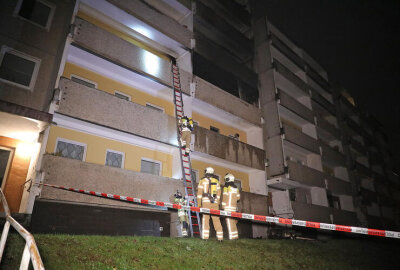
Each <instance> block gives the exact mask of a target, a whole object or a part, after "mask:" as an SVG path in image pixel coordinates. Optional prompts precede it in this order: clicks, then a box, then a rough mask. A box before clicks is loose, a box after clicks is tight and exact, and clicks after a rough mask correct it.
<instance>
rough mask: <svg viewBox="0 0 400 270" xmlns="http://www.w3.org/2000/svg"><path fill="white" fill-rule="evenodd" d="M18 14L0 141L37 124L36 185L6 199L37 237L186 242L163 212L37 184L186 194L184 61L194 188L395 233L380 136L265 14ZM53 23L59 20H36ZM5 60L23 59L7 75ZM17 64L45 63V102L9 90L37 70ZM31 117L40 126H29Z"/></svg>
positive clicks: (7, 16)
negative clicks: (226, 179) (236, 191)
mask: <svg viewBox="0 0 400 270" xmlns="http://www.w3.org/2000/svg"><path fill="white" fill-rule="evenodd" d="M17 2H18V3H16V2H15V1H8V2H7V9H2V11H1V12H2V15H3V14H4V16H2V20H4V22H7V23H8V24H2V25H5V27H1V38H2V44H1V46H2V60H1V62H0V70H1V72H0V80H1V82H0V83H1V84H0V85H1V87H2V88H1V89H0V91H1V92H0V93H1V96H0V99H1V102H2V104H3V103H4V104H6V105H7V106H5V105H2V109H1V111H2V112H1V114H2V115H7V117H8V118H5V117H1V121H2V122H1V125H0V126H1V129H0V135H1V136H3V137H0V138H4V140H19V138H18V137H16V136H15V135H13V134H14V133H13V132H12V131H8V130H7V129H6V127H7V128H8V129H10V128H11V127H12V126H13V125H14V126H15V127H16V128H19V129H21V130H23V131H25V130H26V129H27V128H28V127H30V126H29V124H28V123H25V122H26V121H28V120H29V121H33V122H34V123H39V122H38V121H41V122H40V125H35V128H36V129H34V130H33V132H34V133H35V135H36V137H35V139H34V140H33V141H32V144H33V145H35V147H36V148H35V149H36V152H35V154H34V155H33V154H32V157H31V158H30V159H29V162H30V163H29V165H25V167H26V168H25V170H27V171H29V172H27V173H26V174H25V175H23V174H18V175H19V178H18V179H19V180H15V179H14V178H12V177H11V175H12V174H11V173H9V174H8V178H6V182H5V183H6V184H7V185H14V186H15V187H20V193H21V195H18V193H17V192H16V191H15V190H16V188H14V189H12V188H8V187H6V188H5V189H3V190H5V192H6V196H7V198H9V197H10V196H11V197H13V196H14V197H15V198H16V199H15V200H16V201H17V203H19V206H18V207H15V208H12V211H13V212H19V213H26V214H28V215H30V214H31V215H32V221H31V227H32V229H33V231H35V232H49V231H53V232H64V233H92V234H135V235H156V236H176V235H177V234H178V231H177V228H176V227H177V226H176V225H177V224H176V220H177V216H176V213H172V212H169V211H167V209H164V208H162V207H156V206H155V207H153V208H149V207H144V206H140V205H133V204H127V203H123V202H119V201H114V200H107V199H104V198H96V197H91V196H87V195H83V194H77V193H72V192H66V191H62V190H56V189H52V188H49V187H43V188H42V187H38V186H37V185H32V184H31V183H36V184H39V183H48V184H55V185H62V186H70V187H76V188H80V189H88V190H95V191H100V192H105V193H113V194H119V195H125V196H132V197H138V198H143V199H149V200H158V201H170V200H171V196H172V195H173V194H174V193H175V192H176V190H180V191H183V190H184V188H183V187H184V186H183V181H182V168H181V161H180V151H179V149H178V142H177V129H176V118H175V107H174V91H173V79H172V63H173V62H176V63H177V65H178V66H179V69H180V81H181V88H182V92H183V103H184V113H185V115H188V116H191V117H193V119H194V120H195V122H196V127H195V129H194V132H193V134H192V136H193V139H192V145H191V149H192V152H191V154H190V155H191V160H192V164H191V165H192V179H193V181H194V180H195V181H199V178H201V176H202V174H203V171H204V169H205V168H206V167H208V166H210V165H211V166H213V167H214V168H215V172H216V174H217V175H218V176H219V177H220V179H221V180H222V179H223V176H224V175H225V174H226V173H227V172H230V173H232V174H234V175H235V176H236V179H237V181H236V183H237V185H239V186H240V189H241V192H242V199H241V202H240V206H239V207H240V211H243V212H247V213H253V214H260V215H267V214H270V215H276V216H280V217H289V218H292V217H293V218H296V219H305V220H312V221H321V222H326V223H331V222H333V223H336V224H344V225H346V224H362V225H365V226H367V225H368V226H370V225H371V226H372V224H373V225H374V227H379V226H384V227H386V228H387V227H388V226H396V222H398V221H396V215H397V217H398V212H396V209H398V207H397V206H398V201H397V202H396V197H395V196H394V195H395V194H396V192H397V191H396V190H398V188H397V189H396V188H395V187H397V185H398V177H397V176H396V175H395V174H393V173H392V168H391V167H390V166H389V165H388V164H390V156H389V154H388V146H387V144H386V141H385V138H384V135H383V133H382V132H381V129H380V128H377V127H378V126H379V125H377V124H374V123H373V122H372V121H370V120H369V119H370V118H368V117H367V116H364V115H363V114H361V113H360V112H359V111H358V109H357V107H356V106H354V104H355V103H354V101H352V100H351V97H350V96H349V95H348V94H347V92H346V91H344V90H343V89H339V88H334V87H332V86H331V84H330V83H329V81H328V78H327V74H326V72H325V71H324V70H323V69H322V68H321V67H320V66H319V65H318V64H317V63H316V62H315V61H314V60H313V59H312V58H311V57H310V56H309V55H308V54H306V53H305V52H304V51H303V50H302V49H301V48H298V47H297V46H296V45H295V44H293V43H292V42H291V41H290V40H289V39H288V38H287V37H286V36H285V35H284V34H283V33H281V32H280V31H279V30H278V29H276V28H275V27H274V26H273V25H272V24H271V23H270V22H268V20H267V19H266V17H265V14H262V13H261V14H258V11H259V10H258V9H257V1H254V3H249V2H247V1H225V2H221V1H206V0H197V1H189V0H179V1H175V0H163V1H153V0H143V1H141V0H137V1H128V0H118V1H117V0H80V1H77V2H74V1H67V0H65V1H49V0H46V1H45V0H36V1H24V0H20V1H17ZM33 2H34V3H35V4H34V5H33V6H32V3H33ZM28 3H31V5H30V6H29V5H28ZM46 7H49V9H46ZM27 10H28V11H29V10H31V13H32V14H31V15H30V16H27V15H26V14H25V13H27V12H28V11H27ZM46 11H47V13H48V15H49V16H48V17H49V20H50V21H47V22H45V23H44V22H43V21H39V22H37V21H35V20H37V17H35V15H37V14H39V13H40V14H41V12H46ZM16 29H17V30H19V32H18V31H16ZM28 33H30V34H28ZM11 37H13V38H11ZM3 40H4V42H3ZM49 40H50V41H51V42H47V41H49ZM3 44H4V45H3ZM3 47H4V48H5V49H4V53H3ZM8 48H11V51H10V50H9V49H8ZM36 50H39V51H40V53H42V54H39V52H38V53H36ZM9 52H15V53H9ZM8 53H9V54H12V55H13V56H17V57H20V58H23V59H25V60H15V59H13V60H11V61H10V65H11V66H10V69H7V61H6V59H7V58H6V57H5V56H7V54H8ZM21 55H22V56H21ZM26 55H29V57H30V58H29V57H24V56H26ZM18 59H19V58H18ZM17 61H31V62H33V63H35V64H34V65H33V66H34V68H33V69H32V68H31V73H30V74H31V76H30V78H31V80H30V81H29V82H30V83H32V81H33V83H34V87H33V88H30V89H27V87H28V86H26V85H24V84H23V82H21V81H20V79H18V77H16V78H11V77H7V76H8V73H7V70H11V71H13V70H15V68H14V66H12V64H13V63H14V64H18V65H17V66H18V67H20V66H21V65H25V63H26V62H17ZM35 61H36V62H35ZM45 61H47V62H45ZM37 63H39V64H37ZM27 66H29V65H27ZM3 67H4V68H3ZM15 72H16V73H18V72H20V73H22V74H27V71H26V70H24V69H22V70H15ZM4 74H5V75H4ZM34 77H37V79H36V80H35V79H34ZM35 81H36V83H35ZM29 85H30V84H29ZM29 87H30V86H29ZM16 93H17V94H16ZM11 103H13V105H12V106H14V107H15V108H14V109H8V108H9V107H10V106H11V105H9V104H11ZM349 103H350V104H349ZM20 106H23V108H24V109H18V108H20ZM11 108H13V107H11ZM27 108H29V110H35V111H34V113H30V114H29V115H27V114H22V113H21V111H22V112H26V111H27V110H28V109H27ZM7 110H9V111H7ZM29 112H30V111H29ZM38 115H39V116H38ZM35 117H36V118H35ZM40 117H41V118H40ZM16 118H18V119H19V120H18V122H17V120H15V119H16ZM31 118H32V119H33V120H31ZM3 119H5V120H3ZM7 119H8V120H7ZM3 121H8V122H4V124H3ZM23 121H25V122H23ZM11 122H12V123H13V125H10V124H9V123H11ZM42 122H43V123H42ZM39 126H40V128H38V127H39ZM39 135H40V136H39ZM237 135H238V136H237ZM372 137H375V138H379V139H377V140H372V139H371V138H372ZM2 140H3V139H2ZM1 145H2V146H3V143H1ZM8 147H9V149H17V150H18V148H15V147H14V148H12V146H8ZM7 149H8V148H7ZM17 150H14V151H15V153H17V152H18V151H17ZM24 153H26V152H24ZM16 157H17V155H15V156H14V159H13V160H12V162H17V161H18V159H17V158H16ZM10 160H11V159H10ZM2 164H3V163H2ZM7 164H10V162H8V163H7ZM8 167H9V168H11V169H9V170H11V171H12V170H13V168H14V167H13V166H10V165H8ZM15 167H17V166H15ZM27 180H32V181H30V182H27V183H26V184H25V185H24V182H25V181H27ZM3 182H4V181H3ZM17 203H16V204H17ZM396 203H397V206H396ZM10 204H11V203H10ZM266 228H267V227H266V226H263V225H259V224H251V223H248V222H240V223H239V232H240V234H241V235H242V236H245V237H265V236H266V234H267V229H266Z"/></svg>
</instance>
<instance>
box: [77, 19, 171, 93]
mask: <svg viewBox="0 0 400 270" xmlns="http://www.w3.org/2000/svg"><path fill="white" fill-rule="evenodd" d="M75 24H76V25H77V31H76V34H75V35H74V43H75V44H77V45H79V46H81V47H83V48H85V49H87V50H89V51H91V52H94V53H96V54H99V55H100V56H102V57H104V58H106V59H108V60H111V61H112V62H114V63H116V64H119V65H121V66H124V67H126V68H129V69H133V70H135V71H137V72H139V73H142V74H144V75H146V76H148V77H150V78H154V79H155V80H157V81H160V82H161V83H164V84H166V85H169V86H171V85H172V72H171V63H170V62H168V61H166V60H164V59H162V58H160V57H158V56H157V55H155V54H152V53H150V52H148V51H146V50H144V49H142V48H140V47H137V46H135V45H133V44H132V43H129V42H128V41H125V40H123V39H121V38H119V37H117V36H115V35H113V34H111V33H109V32H107V31H105V30H103V29H101V28H99V27H97V26H95V25H93V24H91V23H89V22H87V21H85V20H83V19H80V18H77V19H76V20H75Z"/></svg>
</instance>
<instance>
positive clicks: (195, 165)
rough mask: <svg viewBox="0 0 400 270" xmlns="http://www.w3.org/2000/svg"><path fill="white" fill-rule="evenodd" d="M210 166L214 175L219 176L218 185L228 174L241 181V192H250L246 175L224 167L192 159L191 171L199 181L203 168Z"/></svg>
mask: <svg viewBox="0 0 400 270" xmlns="http://www.w3.org/2000/svg"><path fill="white" fill-rule="evenodd" d="M210 166H211V167H213V168H214V173H215V174H216V175H219V177H220V183H223V182H224V181H223V178H224V176H225V174H227V173H228V172H229V173H231V174H233V175H234V176H235V178H237V179H239V180H241V181H242V190H243V191H245V192H250V186H249V175H248V174H247V173H243V172H238V171H234V170H231V169H227V168H224V167H220V166H216V165H213V164H209V163H204V162H201V161H198V160H193V159H192V169H193V170H197V171H198V173H199V179H201V178H202V177H203V175H204V170H205V168H207V167H210Z"/></svg>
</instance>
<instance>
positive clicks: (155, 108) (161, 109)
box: [146, 103, 164, 113]
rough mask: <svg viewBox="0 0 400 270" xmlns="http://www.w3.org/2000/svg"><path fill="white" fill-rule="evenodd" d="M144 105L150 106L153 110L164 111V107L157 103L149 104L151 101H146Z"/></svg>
mask: <svg viewBox="0 0 400 270" xmlns="http://www.w3.org/2000/svg"><path fill="white" fill-rule="evenodd" d="M146 107H148V108H151V109H153V110H156V111H159V112H162V113H163V112H164V108H162V107H159V106H157V105H154V104H151V103H146Z"/></svg>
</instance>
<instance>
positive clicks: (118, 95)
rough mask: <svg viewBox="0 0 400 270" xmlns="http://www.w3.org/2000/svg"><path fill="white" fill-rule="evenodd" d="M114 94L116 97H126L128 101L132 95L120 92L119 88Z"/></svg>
mask: <svg viewBox="0 0 400 270" xmlns="http://www.w3.org/2000/svg"><path fill="white" fill-rule="evenodd" d="M114 95H115V96H116V97H119V98H120V99H125V100H127V101H131V96H130V95H127V94H124V93H122V92H119V91H117V90H115V91H114Z"/></svg>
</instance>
